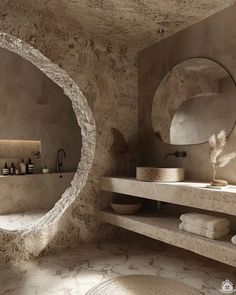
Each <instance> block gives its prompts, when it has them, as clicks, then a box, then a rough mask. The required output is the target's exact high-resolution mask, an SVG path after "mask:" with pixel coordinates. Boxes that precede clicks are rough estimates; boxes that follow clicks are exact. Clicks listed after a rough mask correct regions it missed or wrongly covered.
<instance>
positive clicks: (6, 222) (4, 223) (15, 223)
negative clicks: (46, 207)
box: [0, 211, 46, 231]
mask: <svg viewBox="0 0 236 295" xmlns="http://www.w3.org/2000/svg"><path fill="white" fill-rule="evenodd" d="M45 213H46V211H35V212H24V213H10V214H1V215H0V229H4V230H11V231H15V230H24V229H26V228H27V227H28V226H30V225H32V224H33V223H34V222H36V221H37V220H39V218H41V217H43V216H44V215H45Z"/></svg>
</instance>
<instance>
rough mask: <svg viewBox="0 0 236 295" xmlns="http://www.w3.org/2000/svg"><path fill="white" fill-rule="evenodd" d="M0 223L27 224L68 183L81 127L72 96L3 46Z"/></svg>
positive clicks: (19, 226) (76, 159)
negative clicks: (68, 95) (73, 106)
mask: <svg viewBox="0 0 236 295" xmlns="http://www.w3.org/2000/svg"><path fill="white" fill-rule="evenodd" d="M0 59H1V67H0V126H1V127H2V128H0V166H1V172H2V173H1V174H2V175H1V177H0V185H1V193H0V204H1V205H0V228H5V229H10V230H17V229H23V228H25V227H26V226H28V225H30V223H31V222H34V221H35V219H37V218H39V217H41V216H43V215H44V214H45V213H46V212H47V211H49V210H50V209H51V208H52V207H53V206H54V205H55V203H56V202H57V201H58V200H59V199H60V197H61V195H62V194H63V193H64V191H65V190H66V189H67V188H68V187H69V186H70V183H71V180H72V179H73V177H74V173H75V171H76V169H77V167H78V162H79V161H80V150H81V146H82V137H81V131H80V128H79V126H78V124H77V120H76V116H75V114H74V111H73V108H72V104H71V100H70V99H69V98H68V97H67V96H66V95H65V94H64V93H63V90H62V89H61V88H60V87H59V86H57V85H56V84H55V83H54V82H53V81H51V80H50V79H49V78H48V77H47V76H46V75H45V74H44V73H43V72H41V71H40V70H39V69H38V68H36V67H35V66H34V65H32V64H31V63H29V62H28V61H26V60H24V59H23V58H22V57H20V56H19V55H17V54H14V53H12V52H10V51H8V50H5V49H0Z"/></svg>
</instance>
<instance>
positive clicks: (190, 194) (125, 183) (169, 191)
mask: <svg viewBox="0 0 236 295" xmlns="http://www.w3.org/2000/svg"><path fill="white" fill-rule="evenodd" d="M207 186H209V183H206V182H205V183H204V182H194V181H183V182H145V181H140V180H137V179H134V178H119V177H102V178H101V181H100V188H101V190H104V191H110V192H115V193H120V194H126V195H130V196H136V197H140V198H146V199H151V200H156V201H162V202H167V203H172V204H178V205H183V206H188V207H193V208H198V209H203V210H210V211H214V212H221V213H226V214H230V215H235V216H236V185H228V186H226V187H223V188H221V189H217V188H209V187H207Z"/></svg>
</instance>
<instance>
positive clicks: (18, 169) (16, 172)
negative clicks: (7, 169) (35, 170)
mask: <svg viewBox="0 0 236 295" xmlns="http://www.w3.org/2000/svg"><path fill="white" fill-rule="evenodd" d="M15 174H16V175H20V167H19V165H17V166H16V169H15Z"/></svg>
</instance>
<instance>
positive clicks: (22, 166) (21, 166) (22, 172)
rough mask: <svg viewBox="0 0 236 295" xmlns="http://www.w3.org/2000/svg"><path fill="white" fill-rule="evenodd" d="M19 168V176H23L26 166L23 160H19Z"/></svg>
mask: <svg viewBox="0 0 236 295" xmlns="http://www.w3.org/2000/svg"><path fill="white" fill-rule="evenodd" d="M19 166H20V174H25V173H26V165H25V162H24V159H22V160H21V163H20V164H19Z"/></svg>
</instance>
